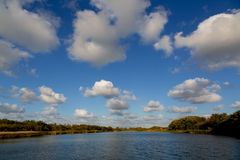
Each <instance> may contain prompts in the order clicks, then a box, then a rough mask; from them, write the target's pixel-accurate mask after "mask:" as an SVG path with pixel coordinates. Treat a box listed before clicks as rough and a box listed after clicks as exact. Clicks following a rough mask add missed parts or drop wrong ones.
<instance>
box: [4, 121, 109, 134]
mask: <svg viewBox="0 0 240 160" xmlns="http://www.w3.org/2000/svg"><path fill="white" fill-rule="evenodd" d="M0 131H1V132H9V131H58V132H64V131H68V132H77V133H89V132H111V131H113V128H112V127H103V126H96V125H85V124H81V125H68V124H67V125H63V124H47V123H45V122H42V121H34V120H27V121H22V122H19V121H13V120H8V119H1V120H0Z"/></svg>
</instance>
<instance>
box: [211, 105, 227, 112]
mask: <svg viewBox="0 0 240 160" xmlns="http://www.w3.org/2000/svg"><path fill="white" fill-rule="evenodd" d="M223 109H224V105H218V106H215V107H213V110H214V111H216V112H218V111H221V110H223Z"/></svg>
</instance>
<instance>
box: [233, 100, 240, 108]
mask: <svg viewBox="0 0 240 160" xmlns="http://www.w3.org/2000/svg"><path fill="white" fill-rule="evenodd" d="M232 107H233V108H235V109H240V101H236V102H234V103H233V104H232Z"/></svg>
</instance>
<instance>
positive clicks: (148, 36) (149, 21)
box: [139, 8, 168, 42]
mask: <svg viewBox="0 0 240 160" xmlns="http://www.w3.org/2000/svg"><path fill="white" fill-rule="evenodd" d="M167 21H168V19H167V12H166V11H165V10H164V9H163V8H160V9H158V10H157V11H155V12H152V13H150V14H149V15H145V17H144V20H143V23H142V24H141V27H140V31H139V34H140V36H141V37H142V39H143V41H144V42H156V41H157V40H158V39H159V37H160V33H161V32H162V30H163V28H164V25H165V24H166V23H167Z"/></svg>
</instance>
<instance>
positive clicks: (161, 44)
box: [154, 35, 173, 56]
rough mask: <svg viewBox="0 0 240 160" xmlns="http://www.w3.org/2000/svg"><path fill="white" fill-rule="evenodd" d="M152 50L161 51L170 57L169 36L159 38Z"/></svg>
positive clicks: (170, 42) (171, 48)
mask: <svg viewBox="0 0 240 160" xmlns="http://www.w3.org/2000/svg"><path fill="white" fill-rule="evenodd" d="M154 48H155V49H156V50H163V51H165V53H166V55H167V56H170V54H171V53H172V50H173V47H172V41H171V40H170V37H169V36H166V35H165V36H163V37H162V38H160V39H159V40H158V41H157V42H156V43H155V44H154Z"/></svg>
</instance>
